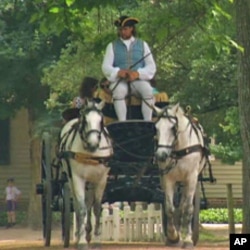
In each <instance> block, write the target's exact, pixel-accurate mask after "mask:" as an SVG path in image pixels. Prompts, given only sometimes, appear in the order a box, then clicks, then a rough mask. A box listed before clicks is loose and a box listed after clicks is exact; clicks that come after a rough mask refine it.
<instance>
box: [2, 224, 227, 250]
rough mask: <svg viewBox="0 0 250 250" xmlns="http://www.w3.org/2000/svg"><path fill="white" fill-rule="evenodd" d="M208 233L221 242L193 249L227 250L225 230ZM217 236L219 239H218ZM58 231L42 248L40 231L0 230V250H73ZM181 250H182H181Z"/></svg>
mask: <svg viewBox="0 0 250 250" xmlns="http://www.w3.org/2000/svg"><path fill="white" fill-rule="evenodd" d="M205 230H208V231H209V232H210V230H211V232H213V233H215V234H216V235H217V238H220V236H219V235H221V241H209V240H202V239H201V240H200V242H199V243H198V245H197V246H196V247H195V250H209V249H211V248H213V249H216V250H228V249H229V243H228V240H227V239H228V234H227V228H224V229H223V230H222V229H219V228H216V227H214V228H211V229H205ZM218 236H219V237H218ZM60 239H61V235H60V230H53V231H52V242H51V246H50V247H49V248H48V247H44V246H43V239H42V233H41V231H40V230H39V231H34V230H30V229H27V228H23V227H18V226H17V227H14V228H10V229H6V228H3V227H2V228H0V249H1V250H45V249H46V250H59V249H60V250H63V249H64V250H73V249H74V247H73V246H71V247H70V248H67V249H66V248H63V246H62V243H61V240H60ZM100 249H102V250H115V249H119V250H144V249H150V250H170V249H173V247H171V248H170V247H165V246H164V245H163V243H161V242H159V243H136V244H135V243H121V244H115V243H113V244H110V243H103V244H102V246H101V248H100ZM174 249H176V250H180V249H182V248H179V247H175V248H174ZM182 250H183V249H182Z"/></svg>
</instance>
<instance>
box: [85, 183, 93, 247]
mask: <svg viewBox="0 0 250 250" xmlns="http://www.w3.org/2000/svg"><path fill="white" fill-rule="evenodd" d="M93 190H94V187H93V184H90V183H89V184H88V185H87V188H86V199H85V201H86V206H87V224H86V227H85V229H86V240H87V242H88V244H89V243H90V241H91V232H92V221H91V217H92V206H93V204H94V192H93Z"/></svg>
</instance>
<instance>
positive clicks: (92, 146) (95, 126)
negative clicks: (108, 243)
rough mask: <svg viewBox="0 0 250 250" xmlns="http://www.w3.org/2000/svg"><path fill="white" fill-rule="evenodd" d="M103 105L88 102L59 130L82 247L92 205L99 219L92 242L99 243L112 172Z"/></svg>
mask: <svg viewBox="0 0 250 250" xmlns="http://www.w3.org/2000/svg"><path fill="white" fill-rule="evenodd" d="M103 105H104V102H102V103H100V104H96V103H93V102H87V103H86V104H85V106H84V107H83V108H82V109H81V110H80V117H79V118H76V119H73V120H71V121H69V122H67V123H66V124H65V125H64V127H63V128H62V131H61V134H60V148H59V151H60V154H61V156H62V162H63V169H64V171H66V173H67V175H68V180H69V184H70V188H71V193H72V196H73V200H74V211H75V213H76V246H77V249H81V250H82V249H84V250H85V249H88V243H89V242H90V240H91V231H92V225H91V208H92V207H93V210H94V215H95V219H96V220H95V229H94V237H95V238H94V239H93V242H94V243H98V244H99V243H100V237H101V229H100V216H101V202H102V198H103V193H104V190H105V187H106V183H107V176H108V172H109V168H108V167H107V166H106V164H105V160H106V159H108V158H109V157H111V156H112V154H113V148H112V145H111V140H110V137H109V135H108V132H107V130H106V128H105V127H104V124H103V114H102V112H101V109H102V108H103ZM86 215H87V216H86ZM86 219H87V221H86Z"/></svg>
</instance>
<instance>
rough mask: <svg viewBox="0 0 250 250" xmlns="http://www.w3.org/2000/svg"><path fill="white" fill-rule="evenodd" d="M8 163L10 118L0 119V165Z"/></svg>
mask: <svg viewBox="0 0 250 250" xmlns="http://www.w3.org/2000/svg"><path fill="white" fill-rule="evenodd" d="M7 164H10V120H9V119H6V120H0V165H7Z"/></svg>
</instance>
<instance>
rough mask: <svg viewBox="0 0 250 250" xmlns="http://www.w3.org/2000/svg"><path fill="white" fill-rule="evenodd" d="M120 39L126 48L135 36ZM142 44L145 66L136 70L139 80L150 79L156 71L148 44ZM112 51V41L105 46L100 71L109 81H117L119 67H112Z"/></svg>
mask: <svg viewBox="0 0 250 250" xmlns="http://www.w3.org/2000/svg"><path fill="white" fill-rule="evenodd" d="M120 39H121V41H122V42H123V43H124V44H125V45H126V47H127V49H128V48H129V47H130V44H131V43H132V42H133V41H134V40H135V37H133V36H132V37H131V38H130V39H128V40H123V39H122V38H120ZM143 46H144V56H145V58H144V62H145V66H144V67H143V68H139V69H138V70H137V72H138V73H139V79H141V80H151V79H152V78H153V77H154V75H155V72H156V65H155V61H154V58H153V56H152V53H151V51H150V49H149V46H148V44H147V43H146V42H143ZM113 63H114V51H113V44H112V42H111V43H109V44H108V46H107V48H106V52H105V55H104V59H103V63H102V71H103V74H104V75H105V76H106V77H107V79H108V80H109V81H110V82H116V81H118V79H119V78H118V76H117V73H118V71H119V70H120V68H119V67H114V66H113Z"/></svg>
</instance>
